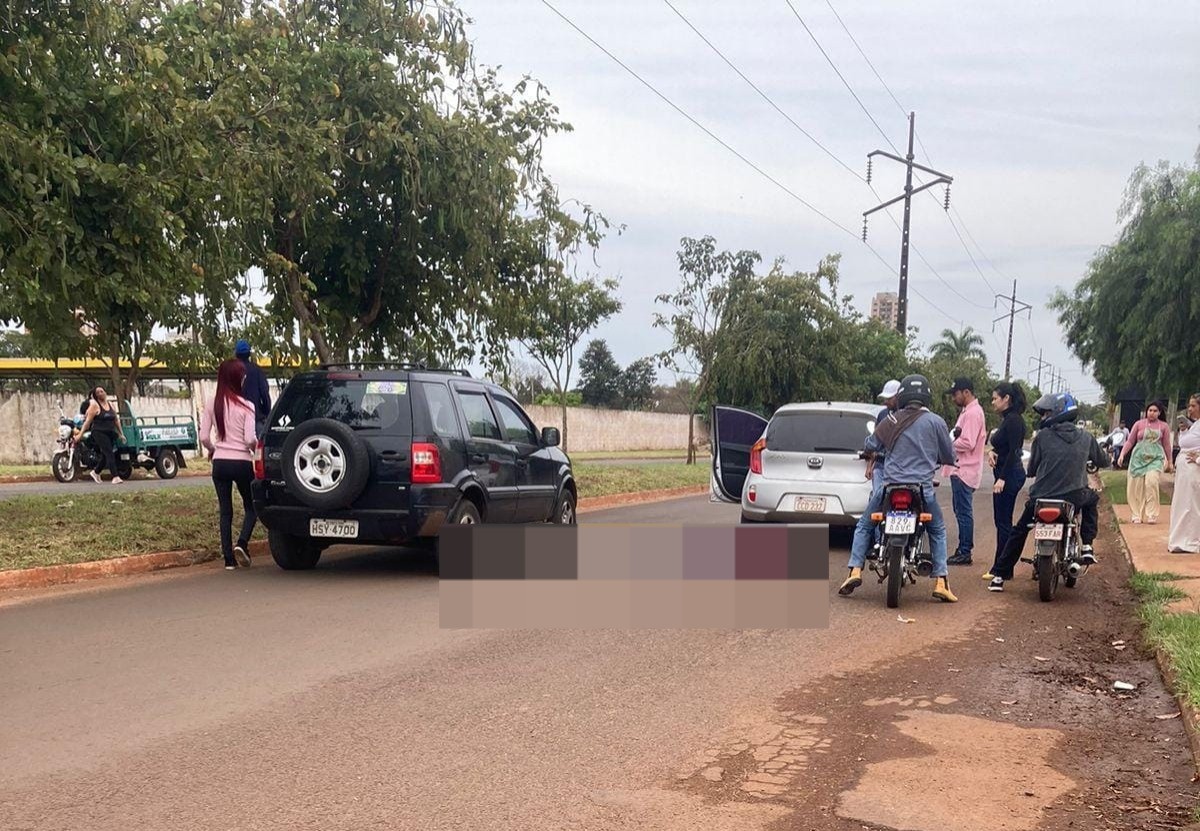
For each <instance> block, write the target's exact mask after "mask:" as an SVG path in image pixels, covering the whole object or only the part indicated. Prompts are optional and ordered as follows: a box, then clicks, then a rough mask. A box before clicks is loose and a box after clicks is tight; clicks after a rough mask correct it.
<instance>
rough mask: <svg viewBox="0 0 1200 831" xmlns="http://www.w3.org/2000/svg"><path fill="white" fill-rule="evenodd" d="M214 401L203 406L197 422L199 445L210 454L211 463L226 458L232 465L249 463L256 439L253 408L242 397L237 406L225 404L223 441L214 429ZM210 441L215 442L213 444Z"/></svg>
mask: <svg viewBox="0 0 1200 831" xmlns="http://www.w3.org/2000/svg"><path fill="white" fill-rule="evenodd" d="M215 403H216V401H215V399H214V400H212V401H209V402H208V404H207V405H206V406H205V407H204V415H203V416H202V417H201V419H200V443H201V444H203V445H204V448H205V449H206V450H208V452H209V453H211V454H212V457H213V459H214V460H216V459H227V460H229V461H235V462H253V461H254V450H255V448H257V447H258V437H257V436H256V435H255V433H254V407H253V406H252V405H251V404H250V402H248V401H246V400H245V399H244V398H238V399H237V403H236V404H235V403H234V402H232V401H230V402H226V404H225V438H223V439H222V438H218V436H219V435H220V434H219V433H218V432H217V430H216V426H217V425H216V421H217V418H216V410H215ZM214 439H216V442H215V444H214V441H213V440H214Z"/></svg>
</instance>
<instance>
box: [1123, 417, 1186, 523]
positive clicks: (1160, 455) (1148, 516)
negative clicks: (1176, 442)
mask: <svg viewBox="0 0 1200 831" xmlns="http://www.w3.org/2000/svg"><path fill="white" fill-rule="evenodd" d="M1163 409H1164V408H1163V405H1162V404H1160V403H1158V402H1157V401H1156V402H1154V403H1152V404H1150V405H1149V406H1148V407H1146V417H1145V418H1143V419H1142V420H1141V421H1139V422H1138V423H1137V424H1135V425H1133V429H1132V430H1131V431H1130V432H1129V438H1128V439H1127V440H1126V441H1125V449H1124V450H1122V451H1121V459H1120V462H1119V463H1120V464H1122V465H1124V464H1125V460H1126V459H1129V476H1128V484H1127V486H1126V493H1127V495H1128V499H1129V511H1130V513H1132V514H1133V520H1132V521H1133V524H1134V525H1140V524H1141V523H1143V522H1147V523H1149V524H1151V525H1153V524H1154V523H1156V522H1158V482H1159V478H1160V477H1161V475H1162V473H1163V471H1166V472H1167V473H1170V472H1171V471H1172V469H1173V468H1172V466H1171V429H1170V428H1169V427H1168V426H1167V423H1166V422H1165V421H1163V420H1162V416H1163Z"/></svg>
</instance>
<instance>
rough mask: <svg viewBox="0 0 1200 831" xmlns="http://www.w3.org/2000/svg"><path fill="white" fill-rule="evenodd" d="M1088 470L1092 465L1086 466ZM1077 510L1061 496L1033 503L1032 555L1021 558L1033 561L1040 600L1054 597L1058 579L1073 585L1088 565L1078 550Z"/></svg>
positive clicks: (1048, 600) (1071, 586)
mask: <svg viewBox="0 0 1200 831" xmlns="http://www.w3.org/2000/svg"><path fill="white" fill-rule="evenodd" d="M1088 472H1089V473H1095V472H1096V468H1095V467H1094V466H1092V465H1091V464H1089V465H1088ZM1080 510H1081V509H1079V508H1077V507H1076V506H1075V504H1074V503H1072V502H1066V501H1064V500H1062V499H1039V500H1038V501H1037V502H1035V503H1034V506H1033V517H1034V523H1033V544H1034V552H1035V554H1034V558H1033V559H1032V560H1030V559H1029V558H1027V557H1022V558H1021V559H1022V560H1024V561H1025V562H1027V563H1028V562H1032V563H1033V576H1034V579H1035V580H1037V581H1038V597H1040V598H1041V599H1042V602H1043V603H1049V602H1050V601H1051V600H1053V599H1054V595H1055V593H1056V592H1057V591H1058V583H1059V581H1060V580H1061V581H1062V583H1063V585H1065V586H1066V587H1067V588H1068V589H1073V588H1075V586H1076V584H1077V583H1078V582H1079V578H1080V577H1082V576H1083V575H1085V574H1087V570H1088V566H1087V565H1086V564H1085V563H1084V562H1083V561H1082V559H1081V556H1080V552H1081V549H1082V546H1083V542H1082V540H1081V539H1080V537H1079V515H1080Z"/></svg>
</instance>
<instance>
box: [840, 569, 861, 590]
mask: <svg viewBox="0 0 1200 831" xmlns="http://www.w3.org/2000/svg"><path fill="white" fill-rule="evenodd" d="M861 585H862V569H861V568H852V569H850V574H849V576H848V577H846V580H845V582H843V583H842V585H841V586H840V587H839V588H838V594H840V595H841V596H842V597H849V596H850V595H851V594H852V593H853V592H854V590H855V589H857V588H858V587H859V586H861Z"/></svg>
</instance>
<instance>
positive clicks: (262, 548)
mask: <svg viewBox="0 0 1200 831" xmlns="http://www.w3.org/2000/svg"><path fill="white" fill-rule="evenodd" d="M269 553H270V551H269V549H268V548H267V542H266V540H255V541H254V542H252V543H250V555H251V556H252V557H257V556H265V555H268V554H269ZM220 556H221V555H220V553H219V552H216V551H192V550H185V551H158V552H155V553H153V554H133V555H131V556H129V557H112V558H110V559H108V560H93V561H91V562H87V563H66V564H64V565H60V566H38V567H37V568H24V569H13V570H12V571H0V591H12V590H15V589H45V588H50V587H51V586H61V585H66V584H67V583H79V582H82V581H84V580H96V579H99V578H101V577H123V576H127V575H132V574H147V573H149V572H151V571H162V570H163V569H168V568H179V567H181V566H194V565H199V564H200V563H207V562H210V561H212V560H215V559H217V558H218V557H220Z"/></svg>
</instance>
